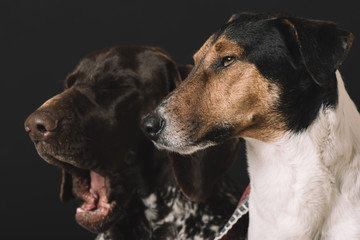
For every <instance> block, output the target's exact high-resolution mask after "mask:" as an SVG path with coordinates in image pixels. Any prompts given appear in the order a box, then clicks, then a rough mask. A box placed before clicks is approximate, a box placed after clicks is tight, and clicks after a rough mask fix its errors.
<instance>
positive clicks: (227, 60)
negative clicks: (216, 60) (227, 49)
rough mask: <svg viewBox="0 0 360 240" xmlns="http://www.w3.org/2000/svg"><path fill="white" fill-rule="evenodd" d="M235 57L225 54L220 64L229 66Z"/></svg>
mask: <svg viewBox="0 0 360 240" xmlns="http://www.w3.org/2000/svg"><path fill="white" fill-rule="evenodd" d="M235 60H236V58H235V57H234V56H226V57H224V58H223V59H222V65H223V66H224V67H228V66H230V65H231V64H232V63H233V62H235Z"/></svg>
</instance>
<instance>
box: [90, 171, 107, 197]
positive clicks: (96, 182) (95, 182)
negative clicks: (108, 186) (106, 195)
mask: <svg viewBox="0 0 360 240" xmlns="http://www.w3.org/2000/svg"><path fill="white" fill-rule="evenodd" d="M90 178H91V189H90V192H92V193H95V194H96V195H99V194H100V190H101V189H102V188H103V187H105V178H104V177H102V176H101V175H99V174H97V173H96V172H93V171H90Z"/></svg>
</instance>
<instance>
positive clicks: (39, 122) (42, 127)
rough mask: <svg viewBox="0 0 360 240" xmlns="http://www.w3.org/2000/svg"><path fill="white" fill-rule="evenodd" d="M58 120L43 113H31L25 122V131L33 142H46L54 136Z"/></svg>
mask: <svg viewBox="0 0 360 240" xmlns="http://www.w3.org/2000/svg"><path fill="white" fill-rule="evenodd" d="M57 127H58V119H57V118H55V117H54V116H53V115H52V114H50V113H48V112H44V111H35V112H33V113H32V114H31V115H30V116H29V117H28V118H27V119H26V121H25V130H26V131H27V132H29V135H30V138H31V139H32V140H33V141H35V140H36V141H42V140H46V139H48V138H49V137H51V136H53V135H55V130H56V128H57Z"/></svg>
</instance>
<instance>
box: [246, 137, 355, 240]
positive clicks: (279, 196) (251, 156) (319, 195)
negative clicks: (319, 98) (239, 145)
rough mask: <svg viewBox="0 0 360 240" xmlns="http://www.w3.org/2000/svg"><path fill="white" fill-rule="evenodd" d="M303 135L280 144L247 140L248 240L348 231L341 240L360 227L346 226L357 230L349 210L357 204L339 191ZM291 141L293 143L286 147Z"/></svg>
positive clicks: (327, 236) (335, 235) (322, 235)
mask: <svg viewBox="0 0 360 240" xmlns="http://www.w3.org/2000/svg"><path fill="white" fill-rule="evenodd" d="M304 138H306V136H304V137H303V139H300V138H299V139H291V140H289V141H288V144H285V145H281V146H280V148H277V147H274V146H273V145H272V146H269V145H268V144H265V143H262V142H259V141H256V140H251V139H247V153H248V164H249V174H250V179H251V189H252V192H251V195H250V202H249V211H250V225H249V239H250V240H251V239H277V240H281V239H301V240H303V239H342V238H339V235H338V234H339V233H341V234H342V235H343V236H344V234H349V237H350V238H346V239H352V237H354V236H357V234H358V232H359V231H358V230H357V229H352V230H351V231H349V228H351V227H350V226H356V228H359V229H360V225H359V217H357V216H360V215H359V214H357V215H356V214H354V213H355V212H358V211H359V210H360V209H359V208H358V206H359V205H358V204H356V203H355V204H354V203H350V202H349V201H347V200H346V198H344V197H343V196H342V195H341V194H340V193H339V191H338V188H337V185H336V184H335V182H334V181H335V180H334V176H333V174H332V173H331V172H330V171H329V169H328V168H327V167H325V165H324V164H323V159H321V157H319V153H318V152H319V150H318V149H316V148H315V147H314V146H313V145H314V144H313V143H311V140H310V139H304ZM291 141H294V142H293V143H291ZM300 142H301V143H302V144H300ZM307 142H308V143H309V144H306V143H307ZM304 143H305V144H304ZM292 144H293V146H296V147H293V148H291V147H289V146H291V145H292ZM299 146H300V147H299ZM287 147H288V149H284V148H287ZM260 149H261V150H260ZM284 154H285V155H284ZM259 226H260V228H259ZM335 229H336V231H335ZM344 232H346V233H344ZM355 239H360V235H358V236H357V237H355Z"/></svg>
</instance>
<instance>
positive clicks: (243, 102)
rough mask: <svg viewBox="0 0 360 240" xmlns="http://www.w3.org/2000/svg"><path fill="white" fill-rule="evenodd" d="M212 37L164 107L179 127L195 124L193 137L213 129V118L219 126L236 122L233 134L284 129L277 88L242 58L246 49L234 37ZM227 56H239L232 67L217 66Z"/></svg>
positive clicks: (270, 134) (265, 134) (261, 135)
mask: <svg viewBox="0 0 360 240" xmlns="http://www.w3.org/2000/svg"><path fill="white" fill-rule="evenodd" d="M212 38H213V37H211V38H210V39H209V40H208V41H207V42H206V43H205V44H204V45H203V46H202V47H201V48H200V50H199V51H198V52H197V53H196V54H195V55H194V61H195V62H196V63H197V64H196V66H195V68H196V70H197V71H196V72H195V73H192V74H190V76H189V77H188V79H187V80H186V81H185V82H184V83H183V84H182V85H180V87H179V88H178V89H177V90H176V94H175V96H174V97H171V98H170V99H169V102H168V104H167V105H166V109H165V111H170V112H174V113H176V115H177V117H176V118H177V119H178V121H179V122H178V124H180V125H181V128H180V129H181V131H184V132H191V131H194V130H195V128H196V132H194V135H193V139H191V141H192V142H195V141H196V140H198V139H200V138H201V137H203V136H204V135H205V134H206V133H207V132H209V131H211V128H213V127H214V123H215V124H216V126H217V127H221V126H231V127H233V128H234V129H235V131H234V134H233V137H252V138H257V139H260V140H263V141H267V140H270V139H274V138H276V137H277V136H279V135H280V134H281V133H282V132H283V130H284V129H285V125H284V122H283V121H282V118H281V116H279V114H278V113H277V112H276V111H275V109H274V106H276V104H277V99H278V92H279V91H278V87H277V86H276V85H275V84H274V83H270V82H269V81H267V80H266V79H265V78H264V77H263V76H262V75H261V74H260V72H259V71H258V70H257V68H256V67H255V65H254V64H251V63H248V62H245V61H241V59H242V56H243V54H244V50H243V48H241V46H239V45H238V44H237V43H236V42H233V41H230V40H229V39H227V38H226V37H225V36H222V37H220V38H219V39H218V40H217V41H215V42H214V43H210V42H211V41H212ZM226 56H234V57H236V60H235V61H234V62H233V63H232V66H229V67H228V69H226V71H217V70H216V69H213V67H212V65H213V63H214V61H216V59H219V58H223V57H226ZM177 99H186V101H178V100H177ZM179 102H183V104H182V105H180V104H179ZM194 103H195V104H194ZM210 106H211V107H210ZM170 114H171V113H170ZM185 135H188V134H185Z"/></svg>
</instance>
